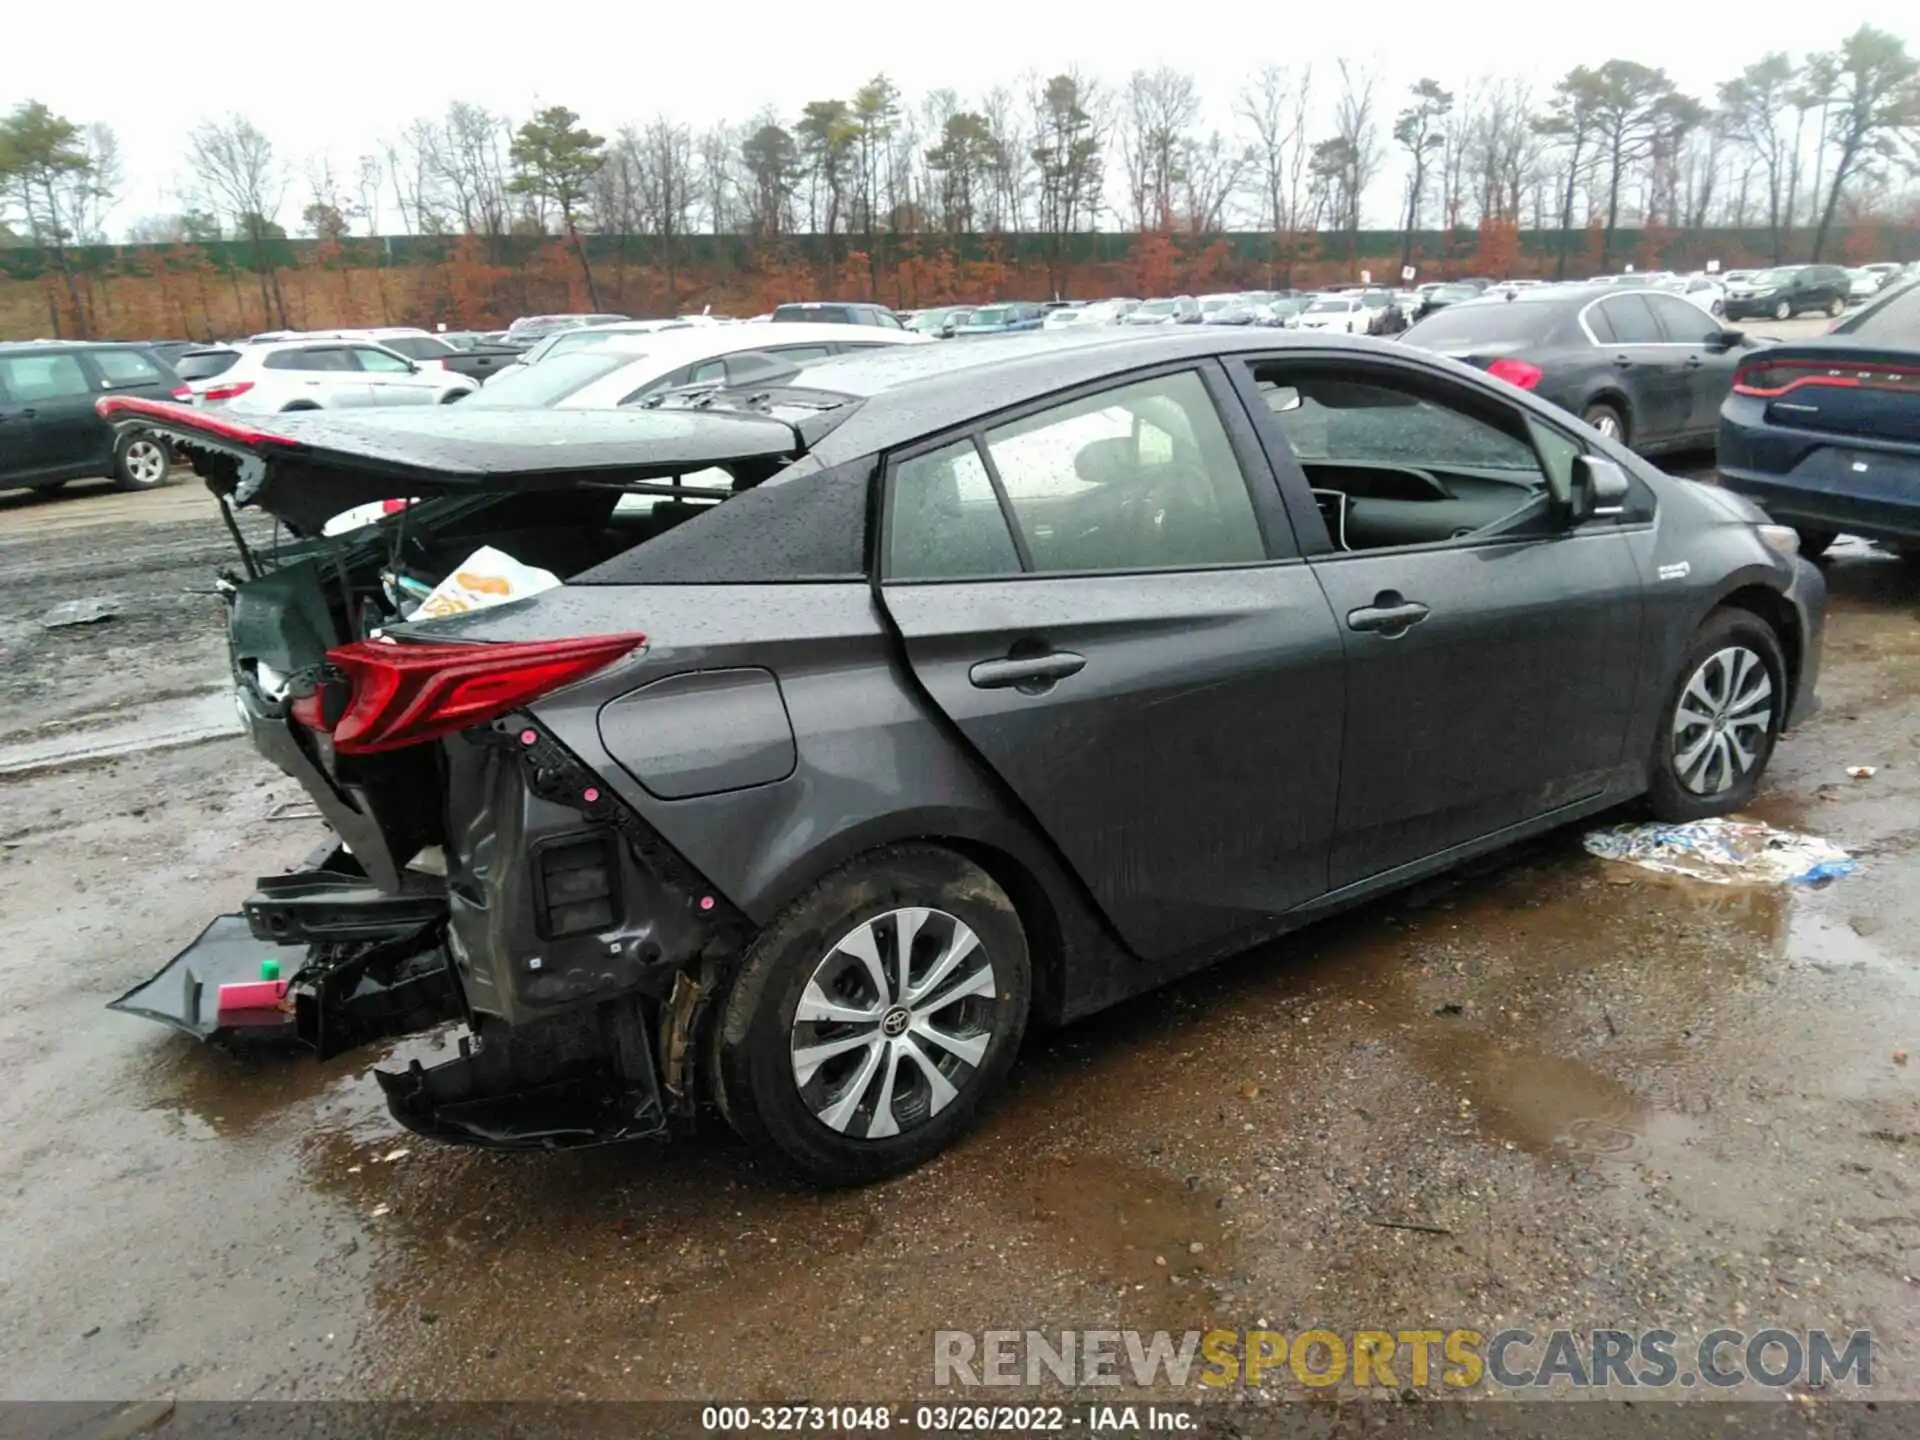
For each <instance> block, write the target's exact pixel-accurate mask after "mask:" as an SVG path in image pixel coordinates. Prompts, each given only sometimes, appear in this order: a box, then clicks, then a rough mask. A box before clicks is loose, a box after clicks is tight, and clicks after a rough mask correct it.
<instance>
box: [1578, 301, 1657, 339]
mask: <svg viewBox="0 0 1920 1440" xmlns="http://www.w3.org/2000/svg"><path fill="white" fill-rule="evenodd" d="M1599 313H1600V314H1602V315H1605V316H1606V317H1607V323H1608V325H1609V326H1610V327H1611V328H1612V330H1613V343H1614V344H1616V345H1660V344H1664V343H1665V342H1666V338H1667V337H1666V332H1665V331H1663V330H1661V328H1660V322H1659V321H1658V320H1656V319H1655V318H1654V316H1653V311H1651V310H1649V309H1648V308H1647V302H1646V301H1645V300H1644V299H1643V298H1642V297H1640V296H1638V295H1616V296H1614V297H1613V298H1612V299H1611V300H1603V301H1601V302H1600V306H1599ZM1594 333H1596V334H1598V333H1599V332H1598V330H1597V329H1596V330H1595V332H1594Z"/></svg>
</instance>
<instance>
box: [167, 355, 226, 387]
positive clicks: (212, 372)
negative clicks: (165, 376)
mask: <svg viewBox="0 0 1920 1440" xmlns="http://www.w3.org/2000/svg"><path fill="white" fill-rule="evenodd" d="M239 358H240V352H239V351H238V350H195V351H193V352H192V353H190V354H187V355H182V356H181V357H180V358H179V359H178V360H176V361H174V362H173V373H174V374H176V375H178V376H179V377H180V378H181V379H182V380H211V379H212V378H213V377H214V376H216V375H224V374H226V373H227V371H229V370H231V369H232V368H233V367H234V362H236V361H237V360H239Z"/></svg>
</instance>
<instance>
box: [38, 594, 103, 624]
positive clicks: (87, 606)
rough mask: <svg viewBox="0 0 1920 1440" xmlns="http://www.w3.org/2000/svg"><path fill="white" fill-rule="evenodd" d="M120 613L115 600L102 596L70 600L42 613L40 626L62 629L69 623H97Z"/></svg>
mask: <svg viewBox="0 0 1920 1440" xmlns="http://www.w3.org/2000/svg"><path fill="white" fill-rule="evenodd" d="M119 613H120V612H119V610H118V609H117V608H116V606H115V605H114V602H113V601H111V600H108V599H105V598H103V597H100V596H94V597H91V598H89V599H86V600H68V601H65V602H63V603H62V604H59V605H56V606H54V607H53V608H52V609H51V610H49V611H47V613H46V614H44V615H42V616H41V617H40V628H41V629H43V630H62V629H65V628H66V627H67V626H69V625H97V624H98V623H99V622H100V621H102V620H111V619H113V617H114V616H115V615H117V614H119Z"/></svg>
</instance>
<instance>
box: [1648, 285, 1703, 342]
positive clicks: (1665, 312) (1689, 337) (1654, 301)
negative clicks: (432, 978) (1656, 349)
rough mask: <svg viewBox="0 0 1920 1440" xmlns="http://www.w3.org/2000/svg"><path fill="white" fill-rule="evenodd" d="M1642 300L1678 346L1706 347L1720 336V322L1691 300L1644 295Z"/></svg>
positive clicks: (1670, 296) (1668, 337) (1668, 336)
mask: <svg viewBox="0 0 1920 1440" xmlns="http://www.w3.org/2000/svg"><path fill="white" fill-rule="evenodd" d="M1641 298H1642V299H1643V300H1645V301H1646V303H1647V304H1648V305H1650V306H1652V307H1653V313H1654V315H1655V317H1656V318H1658V320H1659V321H1660V328H1661V329H1662V330H1664V331H1665V332H1666V335H1667V339H1669V340H1671V341H1673V342H1675V343H1676V344H1681V345H1704V344H1706V343H1707V342H1708V341H1710V340H1713V339H1716V338H1717V337H1718V336H1719V334H1720V322H1719V321H1718V320H1716V319H1714V318H1713V317H1712V316H1711V315H1709V314H1708V313H1707V312H1706V311H1704V310H1702V309H1701V308H1700V307H1699V306H1698V305H1696V304H1694V303H1693V302H1692V301H1691V300H1682V299H1681V298H1680V297H1679V296H1677V295H1644V296H1642V297H1641Z"/></svg>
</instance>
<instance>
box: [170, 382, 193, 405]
mask: <svg viewBox="0 0 1920 1440" xmlns="http://www.w3.org/2000/svg"><path fill="white" fill-rule="evenodd" d="M170 393H171V394H172V396H173V398H174V399H176V400H178V401H180V402H181V403H182V404H183V405H184V404H185V403H186V402H187V401H189V400H191V399H192V398H193V391H191V390H189V389H188V388H187V387H186V386H184V385H176V386H174V387H173V389H172V391H171V392H170Z"/></svg>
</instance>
